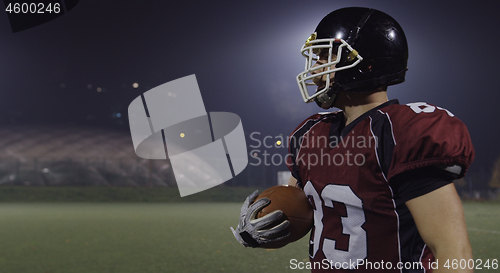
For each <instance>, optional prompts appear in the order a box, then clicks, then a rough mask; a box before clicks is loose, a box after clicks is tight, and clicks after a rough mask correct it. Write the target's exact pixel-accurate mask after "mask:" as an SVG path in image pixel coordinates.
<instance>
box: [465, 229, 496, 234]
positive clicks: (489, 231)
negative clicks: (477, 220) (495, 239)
mask: <svg viewBox="0 0 500 273" xmlns="http://www.w3.org/2000/svg"><path fill="white" fill-rule="evenodd" d="M468 230H469V231H479V232H486V233H494V234H500V231H498V230H488V229H479V228H468Z"/></svg>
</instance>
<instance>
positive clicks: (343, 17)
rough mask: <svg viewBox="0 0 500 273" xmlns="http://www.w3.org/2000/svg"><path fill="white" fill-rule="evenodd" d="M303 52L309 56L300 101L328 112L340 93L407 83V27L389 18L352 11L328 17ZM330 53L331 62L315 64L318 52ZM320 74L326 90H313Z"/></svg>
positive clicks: (372, 12)
mask: <svg viewBox="0 0 500 273" xmlns="http://www.w3.org/2000/svg"><path fill="white" fill-rule="evenodd" d="M301 53H302V55H303V56H304V57H306V65H305V70H304V71H303V72H301V73H300V74H299V75H298V76H297V83H298V85H299V89H300V91H301V93H302V97H303V99H304V101H305V102H312V101H316V102H317V103H318V105H319V106H320V107H322V108H325V109H328V108H330V107H332V106H333V102H334V100H335V97H336V94H337V93H338V92H340V91H350V92H368V91H372V90H374V89H377V88H379V87H382V86H389V85H394V84H398V83H401V82H403V81H404V79H405V74H406V70H407V60H408V44H407V42H406V37H405V34H404V32H403V29H402V28H401V26H400V25H399V24H398V22H396V20H394V19H393V18H392V17H391V16H389V15H387V14H385V13H383V12H381V11H378V10H375V9H369V8H357V7H353V8H343V9H339V10H335V11H333V12H331V13H330V14H328V15H327V16H325V17H324V18H323V19H322V20H321V22H320V23H319V24H318V26H317V27H316V30H315V32H314V33H313V34H311V36H310V37H309V38H308V39H307V41H306V43H305V44H304V45H303V46H302V49H301ZM326 53H327V54H328V57H327V59H326V58H325V57H323V59H324V60H323V62H322V63H321V64H320V65H319V64H317V65H315V64H316V62H317V61H318V60H319V58H320V57H319V54H326ZM333 72H335V74H334V78H333V79H330V77H331V73H333ZM321 75H327V77H326V85H325V87H324V88H318V90H311V92H310V91H309V89H308V86H313V85H315V84H314V83H313V79H314V78H315V77H318V76H321ZM311 89H312V88H311Z"/></svg>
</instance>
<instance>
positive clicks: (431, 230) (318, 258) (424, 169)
mask: <svg viewBox="0 0 500 273" xmlns="http://www.w3.org/2000/svg"><path fill="white" fill-rule="evenodd" d="M301 52H302V55H303V56H304V57H305V58H306V65H305V70H304V71H303V72H302V73H300V74H299V75H298V76H297V82H298V85H299V89H300V91H301V94H302V98H303V99H304V101H305V102H313V101H314V102H316V103H317V104H318V105H319V106H320V107H321V108H324V109H329V108H331V107H336V108H339V109H341V110H340V111H336V112H328V113H319V114H316V115H313V116H311V117H309V118H307V119H306V120H305V121H303V122H302V123H301V124H300V125H299V126H298V127H297V128H296V129H295V130H294V131H293V133H292V134H291V137H290V143H289V156H288V162H287V165H288V167H289V169H290V171H291V173H292V177H291V179H290V182H289V184H290V185H294V186H296V187H300V188H301V189H303V190H304V192H305V193H306V195H307V196H308V197H309V199H310V200H311V203H312V205H313V208H314V228H313V230H312V232H311V238H310V248H309V256H310V259H311V265H312V271H313V272H347V270H349V271H351V270H353V271H355V272H368V271H371V272H373V271H377V272H441V271H446V270H450V271H453V272H471V271H472V270H471V269H460V267H459V268H458V269H456V268H455V269H453V268H452V267H451V263H452V261H453V260H455V261H458V262H460V261H462V260H465V261H468V260H469V259H472V251H471V246H470V243H469V239H468V234H467V229H466V225H465V220H464V212H463V208H462V204H461V201H460V198H459V196H458V194H457V192H456V190H455V187H454V184H453V180H454V179H458V178H461V177H463V176H464V175H465V172H466V170H467V168H468V167H469V165H470V164H471V162H472V160H473V158H474V149H473V147H472V143H471V140H470V136H469V133H468V131H467V128H466V127H465V125H464V124H463V123H462V122H461V121H460V120H459V119H458V118H457V117H455V116H454V115H453V114H452V113H451V112H450V111H448V110H446V109H443V108H440V107H438V106H434V105H431V104H428V103H424V102H418V103H410V104H407V105H400V104H399V102H398V101H397V100H388V98H387V87H388V86H391V85H394V84H399V83H402V82H403V81H404V79H405V73H406V71H407V59H408V46H407V41H406V37H405V34H404V32H403V29H402V28H401V26H400V25H399V24H398V23H397V22H396V21H395V20H394V19H393V18H392V17H390V16H389V15H387V14H385V13H383V12H381V11H378V10H374V9H368V8H343V9H339V10H336V11H333V12H331V13H330V14H328V15H327V16H326V17H324V18H323V19H322V20H321V22H320V23H319V24H318V26H317V28H316V30H315V32H314V33H313V34H312V35H311V36H310V37H309V39H307V41H306V43H305V44H304V45H303V47H302V49H301ZM311 87H313V89H312V90H311ZM256 196H257V193H256V192H254V193H253V194H252V195H250V196H249V197H248V198H247V200H246V201H245V203H244V204H243V207H242V210H241V216H240V222H239V225H238V228H237V230H236V231H235V232H234V233H235V236H236V237H237V239H238V240H239V241H240V243H242V244H243V245H245V246H251V247H257V246H259V245H260V244H263V243H266V242H269V241H274V240H281V239H282V238H283V237H286V235H287V231H288V229H289V227H288V226H289V224H288V222H287V221H284V222H278V220H277V219H279V217H280V216H281V215H280V214H281V212H280V211H276V212H274V213H272V214H268V215H267V216H266V217H263V218H258V219H255V214H256V212H257V211H258V210H260V209H261V208H262V207H264V206H266V205H267V203H268V202H269V201H268V200H266V199H260V200H259V201H257V202H253V201H254V200H255V198H256ZM324 261H328V264H331V266H330V267H325V266H323V265H324ZM447 262H448V264H446V263H447ZM316 265H317V266H316ZM446 265H448V267H447V266H446Z"/></svg>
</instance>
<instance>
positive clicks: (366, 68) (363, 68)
mask: <svg viewBox="0 0 500 273" xmlns="http://www.w3.org/2000/svg"><path fill="white" fill-rule="evenodd" d="M372 68H373V64H372V63H371V62H370V61H368V60H363V61H362V62H361V63H360V64H359V72H361V73H363V74H368V73H370V72H372Z"/></svg>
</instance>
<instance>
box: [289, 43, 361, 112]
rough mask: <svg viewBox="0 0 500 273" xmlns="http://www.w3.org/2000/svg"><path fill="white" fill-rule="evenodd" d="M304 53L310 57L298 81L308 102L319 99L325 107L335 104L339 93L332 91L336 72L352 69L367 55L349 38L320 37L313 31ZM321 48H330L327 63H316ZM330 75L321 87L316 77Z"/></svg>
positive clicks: (302, 51) (303, 48)
mask: <svg viewBox="0 0 500 273" xmlns="http://www.w3.org/2000/svg"><path fill="white" fill-rule="evenodd" d="M300 51H301V53H302V56H304V57H305V58H306V63H305V69H304V71H302V72H301V73H300V74H299V75H297V83H298V85H299V89H300V92H301V94H302V98H303V100H304V102H306V103H309V102H312V101H316V102H317V103H318V105H319V106H320V107H322V108H325V109H327V108H329V107H331V106H332V103H333V100H334V96H335V94H329V93H332V92H328V91H330V89H331V85H332V84H333V81H334V77H333V74H332V73H335V72H337V71H341V70H345V69H350V68H353V67H355V66H356V65H358V64H359V63H360V62H361V61H362V60H363V58H362V57H361V56H360V55H359V54H358V52H357V51H356V50H355V49H353V48H352V47H351V46H350V45H349V44H348V43H347V42H346V41H345V40H343V39H337V38H329V39H316V33H313V34H312V35H311V36H310V37H309V39H307V41H306V43H305V44H304V45H303V46H302V48H301V50H300ZM320 52H328V57H327V59H326V60H325V63H324V64H318V65H317V66H315V64H316V63H317V62H318V60H319V57H320V56H319V54H320ZM324 75H326V83H325V86H324V87H323V88H321V89H320V90H317V88H316V87H315V86H316V84H315V83H314V82H313V79H314V78H317V77H323V76H324Z"/></svg>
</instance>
